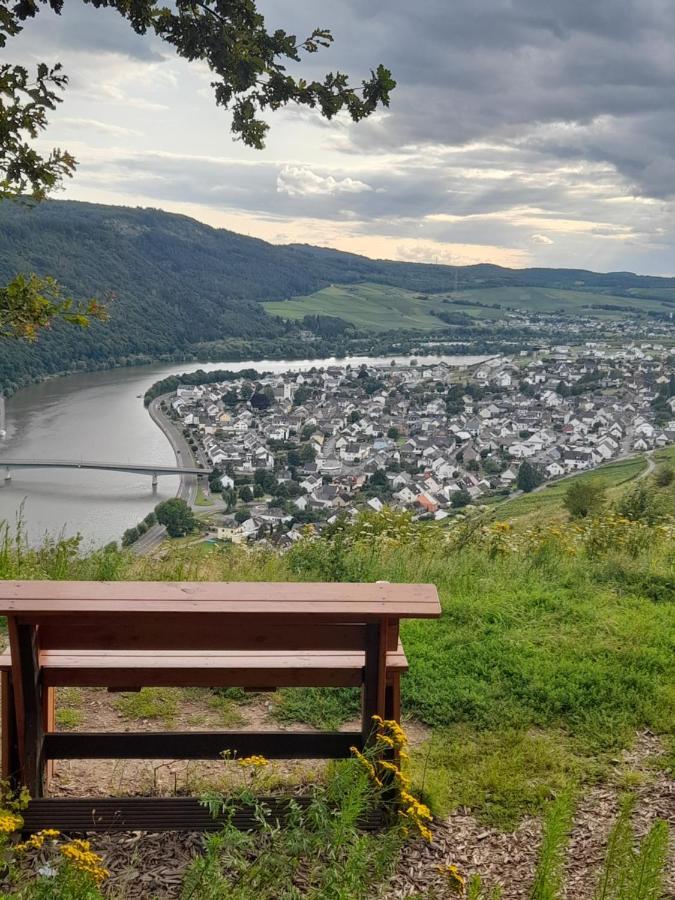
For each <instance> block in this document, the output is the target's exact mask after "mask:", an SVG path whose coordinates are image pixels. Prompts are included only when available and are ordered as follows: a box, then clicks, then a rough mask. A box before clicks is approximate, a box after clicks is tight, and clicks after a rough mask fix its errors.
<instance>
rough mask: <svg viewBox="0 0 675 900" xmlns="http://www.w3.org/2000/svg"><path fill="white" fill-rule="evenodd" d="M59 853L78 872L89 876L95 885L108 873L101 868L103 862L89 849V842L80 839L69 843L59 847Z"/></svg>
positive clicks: (108, 873)
mask: <svg viewBox="0 0 675 900" xmlns="http://www.w3.org/2000/svg"><path fill="white" fill-rule="evenodd" d="M59 852H60V853H61V855H62V856H63V857H64V859H66V860H67V861H68V862H69V863H70V865H71V866H73V868H75V869H77V871H78V872H84V873H85V874H86V875H89V876H90V877H91V878H92V879H93V880H94V882H95V883H96V884H100V883H101V882H102V881H104V880H105V879H106V878H107V877H108V876H109V875H110V872H109V871H108V870H107V869H106V868H104V867H103V860H102V858H101V857H100V856H99V855H98V853H94V852H93V850H92V849H91V844H90V843H89V841H83V840H80V839H77V840H74V841H70V842H69V843H68V844H63V845H62V846H61V847H59Z"/></svg>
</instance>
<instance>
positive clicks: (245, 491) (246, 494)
mask: <svg viewBox="0 0 675 900" xmlns="http://www.w3.org/2000/svg"><path fill="white" fill-rule="evenodd" d="M239 499H240V500H241V502H242V503H250V502H251V500H253V491H252V490H251V488H250V487H249V486H248V485H244V487H243V488H242V489H241V490H240V491H239Z"/></svg>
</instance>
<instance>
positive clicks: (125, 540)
mask: <svg viewBox="0 0 675 900" xmlns="http://www.w3.org/2000/svg"><path fill="white" fill-rule="evenodd" d="M137 540H138V528H136V527H134V528H127V530H126V531H125V532H124V534H123V535H122V546H123V547H131V545H132V544H135V543H136V541H137Z"/></svg>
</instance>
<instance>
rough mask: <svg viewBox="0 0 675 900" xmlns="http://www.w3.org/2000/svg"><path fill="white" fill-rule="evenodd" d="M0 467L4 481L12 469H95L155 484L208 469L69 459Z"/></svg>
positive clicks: (6, 463)
mask: <svg viewBox="0 0 675 900" xmlns="http://www.w3.org/2000/svg"><path fill="white" fill-rule="evenodd" d="M0 467H3V468H4V470H5V481H10V480H11V478H12V470H13V469H97V470H99V471H103V472H132V473H133V474H136V475H138V474H140V475H150V476H151V477H152V484H153V486H155V485H156V484H157V479H158V478H159V477H160V476H161V475H208V474H209V470H208V469H201V468H198V467H196V466H155V465H146V464H145V463H128V462H96V461H93V460H83V459H80V460H71V459H5V458H2V459H0Z"/></svg>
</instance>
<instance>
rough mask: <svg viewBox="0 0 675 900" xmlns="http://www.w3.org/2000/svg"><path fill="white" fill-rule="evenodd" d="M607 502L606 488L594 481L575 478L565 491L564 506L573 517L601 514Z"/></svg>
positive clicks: (580, 517) (581, 517) (582, 517)
mask: <svg viewBox="0 0 675 900" xmlns="http://www.w3.org/2000/svg"><path fill="white" fill-rule="evenodd" d="M605 503H606V497H605V489H604V487H602V485H599V484H594V483H593V482H592V481H582V480H580V479H577V478H575V479H574V480H573V481H572V483H571V484H570V486H569V487H568V488H567V490H566V491H565V498H564V500H563V506H564V507H565V509H566V510H567V512H568V513H569V514H570V516H571V517H572V518H573V519H585V518H587V517H589V516H596V515H599V514H600V513H601V512H602V510H603V508H604V506H605Z"/></svg>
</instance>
